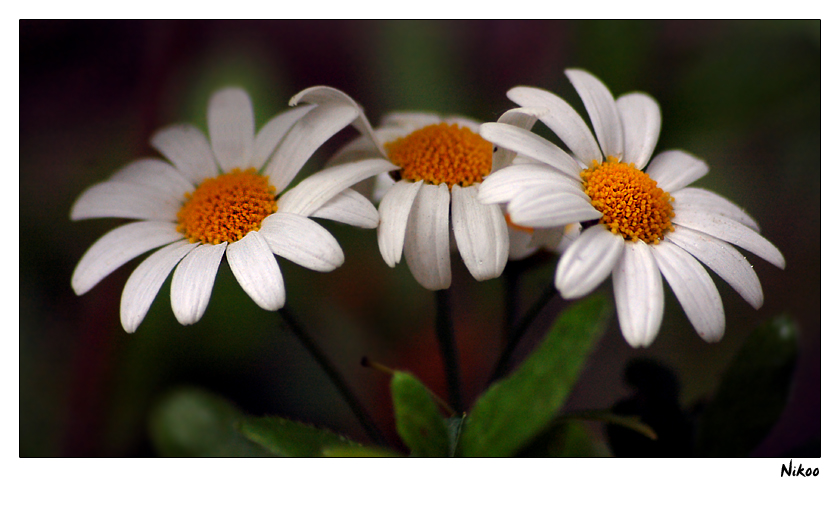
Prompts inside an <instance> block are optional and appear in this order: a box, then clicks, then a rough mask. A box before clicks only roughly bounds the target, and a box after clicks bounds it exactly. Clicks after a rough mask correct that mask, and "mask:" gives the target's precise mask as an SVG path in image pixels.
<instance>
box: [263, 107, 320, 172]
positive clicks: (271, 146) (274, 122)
mask: <svg viewBox="0 0 840 507" xmlns="http://www.w3.org/2000/svg"><path fill="white" fill-rule="evenodd" d="M313 107H315V106H298V107H295V108H292V109H290V110H288V111H285V112H283V113H280V114H278V115H277V116H275V117H274V118H272V119H270V120H268V123H266V124H265V125H263V128H261V129H260V131H259V133H258V134H257V138H256V139H255V140H254V154H253V155H252V156H251V161H250V162H249V163H248V164H247V167H254V168H256V169H262V166H264V165H265V163H266V161H267V160H268V157H270V156H271V154H272V153H274V150H275V149H277V145H278V144H279V143H280V140H281V139H283V137H284V136H285V135H286V134H287V133H288V132H289V130H290V129H291V128H292V126H293V125H294V124H295V122H296V121H298V120H299V119H301V118H302V117H303V115H305V114H306V113H308V112H309V111H311V110H312V108H313Z"/></svg>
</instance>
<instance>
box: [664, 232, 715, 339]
mask: <svg viewBox="0 0 840 507" xmlns="http://www.w3.org/2000/svg"><path fill="white" fill-rule="evenodd" d="M651 250H652V251H653V258H654V259H656V264H657V265H658V266H659V270H660V271H661V272H662V276H664V277H665V279H666V280H668V285H670V286H671V289H673V291H674V294H675V295H676V296H677V299H678V300H679V302H680V305H682V307H683V310H685V314H686V315H687V316H688V320H689V321H690V322H691V325H692V326H694V329H695V330H696V331H697V334H699V335H700V338H703V339H704V340H705V341H707V342H710V343H713V342H717V341H719V340H720V339H721V338H723V331H724V328H725V327H726V322H725V320H724V315H723V302H722V301H721V300H720V294H718V291H717V288H715V283H714V282H713V281H712V278H711V277H710V276H709V273H707V272H706V270H705V269H703V266H701V265H700V263H699V262H697V261H696V260H695V259H694V257H692V256H691V255H689V254H688V252H686V251H685V250H683V249H682V248H680V247H678V246H677V245H675V244H674V243H671V242H669V241H662V242H660V243H659V244H658V245H654V246H653V247H651Z"/></svg>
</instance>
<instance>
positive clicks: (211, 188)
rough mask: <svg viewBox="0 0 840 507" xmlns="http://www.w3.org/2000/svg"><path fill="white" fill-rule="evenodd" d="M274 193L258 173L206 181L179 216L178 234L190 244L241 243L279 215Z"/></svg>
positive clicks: (236, 172)
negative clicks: (270, 217)
mask: <svg viewBox="0 0 840 507" xmlns="http://www.w3.org/2000/svg"><path fill="white" fill-rule="evenodd" d="M274 193H275V189H274V187H273V186H271V185H269V184H268V178H267V177H266V176H262V175H260V174H257V171H256V169H253V168H252V169H247V170H245V171H242V170H240V169H234V170H233V171H231V172H229V173H226V174H222V175H219V176H216V177H215V178H207V179H205V180H204V181H203V182H202V183H201V184H200V185H199V186H198V188H196V189H195V191H194V192H192V193H187V194H185V195H184V197H185V198H186V202H185V203H184V205H183V206H182V207H181V210H180V211H179V212H178V228H177V229H178V232H180V233H182V234H183V235H184V236H186V237H187V239H189V240H190V242H192V243H195V242H197V241H200V242H201V243H209V244H214V245H218V244H219V243H221V242H223V241H227V242H228V243H231V242H234V241H237V240H240V239H242V238H244V237H245V235H246V234H248V233H249V232H251V231H256V230H258V229H259V228H260V223H262V220H263V218H265V217H267V216H268V215H270V214H272V213H274V212H275V211H277V201H276V200H275V197H274Z"/></svg>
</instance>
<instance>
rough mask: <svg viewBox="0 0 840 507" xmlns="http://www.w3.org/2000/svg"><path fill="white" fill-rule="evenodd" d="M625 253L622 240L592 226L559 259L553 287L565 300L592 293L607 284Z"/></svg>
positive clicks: (602, 228) (597, 226) (598, 226)
mask: <svg viewBox="0 0 840 507" xmlns="http://www.w3.org/2000/svg"><path fill="white" fill-rule="evenodd" d="M623 249H624V238H622V237H621V236H619V235H617V234H613V233H611V232H610V231H609V230H607V229H606V228H605V227H602V226H600V225H594V226H592V227H590V228H588V229H586V230H585V231H583V233H581V235H580V237H578V239H577V240H575V241H574V242H573V243H572V245H571V246H570V247H569V248H568V250H566V252H565V253H564V254H563V256H562V257H561V258H560V262H559V264H558V265H557V273H556V274H555V277H554V285H555V286H556V287H557V290H559V291H560V295H561V296H563V297H564V298H566V299H574V298H579V297H581V296H585V295H587V294H589V293H590V292H592V290H593V289H595V287H597V286H598V285H599V284H600V283H601V282H603V281H604V280H606V278H607V277H608V276H609V275H610V273H611V272H612V270H613V267H615V264H616V262H618V258H619V257H621V252H622V250H623Z"/></svg>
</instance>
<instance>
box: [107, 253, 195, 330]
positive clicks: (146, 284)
mask: <svg viewBox="0 0 840 507" xmlns="http://www.w3.org/2000/svg"><path fill="white" fill-rule="evenodd" d="M197 246H198V243H190V242H188V241H187V240H181V241H178V242H176V243H173V244H171V245H167V246H165V247H163V248H161V249H160V250H158V251H157V252H155V253H153V254H152V255H150V256H149V257H148V258H147V259H146V260H144V261H143V262H141V263H140V265H139V266H137V269H135V270H134V272H133V273H131V276H130V277H128V281H127V282H126V283H125V287H124V288H123V292H122V300H121V301H120V321H121V322H122V326H123V329H125V331H126V332H127V333H133V332H134V331H136V330H137V326H139V325H140V323H141V322H143V319H144V318H145V317H146V314H147V313H148V312H149V307H151V306H152V302H153V301H154V300H155V296H157V293H158V291H159V290H160V286H161V285H163V282H164V281H165V280H166V277H167V276H169V273H170V272H171V271H172V268H174V267H175V265H176V264H178V261H180V260H181V259H183V258H184V256H185V255H187V253H189V251H190V250H192V249H194V248H195V247H197Z"/></svg>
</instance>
